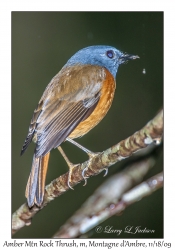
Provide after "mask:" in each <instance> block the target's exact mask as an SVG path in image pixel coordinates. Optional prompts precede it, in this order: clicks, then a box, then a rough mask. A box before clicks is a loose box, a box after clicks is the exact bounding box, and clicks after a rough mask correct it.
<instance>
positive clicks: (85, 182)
mask: <svg viewBox="0 0 175 250" xmlns="http://www.w3.org/2000/svg"><path fill="white" fill-rule="evenodd" d="M87 168H88V166H87V167H86V168H85V169H83V171H82V174H81V175H82V177H83V179H84V185H83V186H86V184H87V177H85V176H84V175H85V171H86V169H87Z"/></svg>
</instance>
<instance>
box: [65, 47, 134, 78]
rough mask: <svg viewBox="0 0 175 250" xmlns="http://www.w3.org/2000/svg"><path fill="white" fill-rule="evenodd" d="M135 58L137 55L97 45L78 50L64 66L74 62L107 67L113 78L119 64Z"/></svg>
mask: <svg viewBox="0 0 175 250" xmlns="http://www.w3.org/2000/svg"><path fill="white" fill-rule="evenodd" d="M136 58H139V57H138V56H134V55H128V54H125V53H123V52H121V51H120V50H117V49H116V48H114V47H111V46H105V45H97V46H90V47H87V48H84V49H81V50H79V51H78V52H77V53H75V54H74V55H73V56H72V57H71V58H70V59H69V60H68V62H67V63H66V65H65V67H67V66H71V65H75V64H91V65H99V66H102V67H105V68H106V69H108V70H109V72H110V73H111V74H112V75H113V76H114V78H115V76H116V73H117V70H118V67H119V65H120V64H122V63H124V62H126V61H128V60H133V59H136Z"/></svg>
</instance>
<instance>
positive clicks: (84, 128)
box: [69, 70, 116, 139]
mask: <svg viewBox="0 0 175 250" xmlns="http://www.w3.org/2000/svg"><path fill="white" fill-rule="evenodd" d="M105 73H106V79H105V81H104V84H103V87H102V89H101V96H100V100H99V102H98V104H97V106H96V108H95V109H94V111H93V112H92V114H91V115H90V116H89V117H88V118H87V119H86V120H84V121H82V122H81V123H80V124H79V125H78V126H77V127H76V128H75V130H74V131H73V132H72V133H71V134H70V135H69V137H70V138H72V139H73V138H77V137H80V136H82V135H84V134H86V133H87V132H89V131H90V130H91V129H92V128H94V127H95V126H96V125H97V124H98V123H99V122H100V121H101V120H102V119H103V117H104V116H105V115H106V113H107V112H108V110H109V108H110V107H111V104H112V101H113V98H114V93H115V87H116V83H115V79H114V77H113V76H112V75H111V73H110V72H109V71H107V70H106V71H105Z"/></svg>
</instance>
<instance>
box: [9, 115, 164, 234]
mask: <svg viewBox="0 0 175 250" xmlns="http://www.w3.org/2000/svg"><path fill="white" fill-rule="evenodd" d="M162 133H163V111H162V110H161V111H160V112H159V113H158V114H157V115H156V116H155V117H154V119H152V120H151V121H150V122H149V123H147V125H146V126H145V127H143V128H142V129H141V130H140V131H138V132H136V133H134V134H133V135H132V136H130V137H128V138H127V139H125V140H123V141H121V142H119V143H118V144H116V145H114V146H112V147H111V148H109V149H107V150H105V151H104V152H101V153H97V154H96V155H95V156H94V157H93V158H92V159H91V160H89V161H86V162H84V163H82V164H79V166H77V168H75V169H74V170H73V174H72V181H71V186H75V185H77V184H78V183H79V182H80V181H82V180H83V177H82V171H83V170H84V169H85V168H86V167H88V169H87V171H86V172H85V176H86V177H90V176H94V175H97V174H99V173H100V172H101V171H103V169H104V168H108V167H110V166H111V165H113V164H115V163H116V162H118V161H121V160H123V159H125V158H127V157H129V156H131V155H132V154H133V153H135V152H137V151H138V150H141V149H142V148H145V147H147V146H148V145H149V144H151V143H152V142H153V141H154V140H156V142H160V140H161V137H162ZM67 180H68V172H67V173H66V174H63V175H62V176H60V177H58V178H57V179H55V180H54V181H52V182H51V183H50V184H49V185H47V186H46V188H45V195H44V202H43V204H42V206H41V207H40V208H39V207H37V206H36V205H35V206H33V207H32V208H31V209H29V207H28V206H27V203H25V204H23V205H22V206H21V207H20V208H19V209H18V210H17V211H16V212H15V213H14V214H13V215H12V233H15V232H16V231H18V230H19V229H21V228H22V227H24V226H25V225H26V226H28V225H30V224H31V219H32V218H33V216H34V215H35V214H36V213H37V212H38V211H40V210H41V209H42V208H43V207H44V206H46V205H47V204H48V203H49V202H50V201H51V200H53V199H54V198H55V197H58V196H59V195H61V194H63V193H64V192H66V191H67V190H68V189H69V187H68V185H67Z"/></svg>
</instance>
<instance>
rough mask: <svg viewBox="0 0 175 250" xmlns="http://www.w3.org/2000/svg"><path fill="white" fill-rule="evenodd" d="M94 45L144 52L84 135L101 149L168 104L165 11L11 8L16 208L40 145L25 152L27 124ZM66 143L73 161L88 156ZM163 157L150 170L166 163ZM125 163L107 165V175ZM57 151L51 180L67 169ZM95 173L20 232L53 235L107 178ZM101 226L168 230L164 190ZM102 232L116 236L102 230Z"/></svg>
mask: <svg viewBox="0 0 175 250" xmlns="http://www.w3.org/2000/svg"><path fill="white" fill-rule="evenodd" d="M90 45H112V46H114V47H116V48H118V49H120V50H122V51H124V52H128V53H131V54H136V55H139V56H140V59H139V60H136V61H130V62H129V63H128V64H126V65H122V66H120V68H119V71H118V74H117V78H116V82H117V89H116V95H115V99H114V102H113V105H112V107H111V109H110V111H109V113H108V114H107V116H106V117H105V118H104V120H103V121H102V122H101V123H100V124H99V125H98V126H97V127H95V128H94V129H93V130H92V131H91V132H90V133H89V134H87V135H86V136H84V137H82V138H81V139H78V142H79V143H80V144H82V145H84V146H85V147H87V148H89V149H90V150H92V151H102V150H104V149H107V148H108V147H110V146H112V145H113V144H116V143H117V142H119V141H120V140H122V139H125V138H126V137H128V136H129V135H131V134H132V133H134V132H135V131H137V130H138V129H140V128H142V126H144V125H145V124H146V123H147V122H148V121H149V120H150V119H152V118H153V117H154V115H155V114H156V113H157V111H158V110H159V108H160V107H161V106H162V105H163V13H162V12H12V212H14V211H15V210H16V209H17V208H18V207H19V206H20V205H21V204H23V203H24V202H25V196H24V193H25V186H26V183H27V179H28V176H29V172H30V167H31V162H32V155H33V150H34V144H33V143H32V144H31V145H30V147H29V149H28V150H27V152H26V153H25V154H24V156H22V157H20V150H21V147H22V145H23V142H24V140H25V137H26V135H27V132H28V126H29V123H30V119H31V117H32V114H33V110H34V108H35V107H36V105H37V103H38V101H39V99H40V97H41V95H42V93H43V91H44V89H45V87H46V86H47V84H48V83H49V81H50V80H51V78H52V77H53V76H54V75H55V74H56V73H57V72H58V71H59V70H60V69H61V67H62V66H63V65H64V64H65V63H66V61H67V60H68V59H69V58H70V57H71V56H72V55H73V54H74V53H75V52H76V51H78V50H79V49H81V48H83V47H86V46H90ZM63 149H65V152H66V153H67V155H68V157H69V158H70V160H71V161H72V162H74V163H78V162H83V161H84V160H86V159H87V156H86V155H85V154H84V153H83V152H81V151H80V150H79V149H77V148H76V147H75V146H73V145H70V143H68V142H66V143H64V144H63ZM162 158H163V157H162V156H160V158H159V160H158V161H157V163H156V166H155V167H154V169H153V170H152V171H151V172H150V174H149V176H152V175H153V174H156V173H158V172H160V171H161V170H162V168H163V159H162ZM121 165H122V162H121V163H119V164H117V165H115V166H113V167H111V168H110V169H109V174H108V176H107V177H105V178H108V177H109V176H110V175H112V174H113V173H115V172H117V171H118V169H119V167H120V166H121ZM67 170H68V168H67V166H66V163H65V162H64V160H63V158H62V157H61V155H60V153H59V152H58V150H52V153H51V159H50V162H49V170H48V175H47V181H46V183H49V182H50V181H52V180H53V179H55V178H56V177H58V176H59V175H61V174H63V173H65V172H67ZM103 174H104V173H102V174H100V175H98V176H96V177H93V178H90V179H89V180H88V184H87V185H86V186H85V187H82V183H81V184H79V185H78V186H77V187H75V190H74V191H72V190H70V191H68V192H67V193H65V194H64V195H62V196H60V197H59V198H57V199H56V200H55V201H54V202H51V203H50V204H49V205H48V206H47V207H46V208H44V209H43V210H42V211H41V212H40V213H39V214H37V215H36V216H35V218H34V219H33V221H32V225H31V226H30V227H25V228H23V229H22V230H20V231H19V232H18V233H17V234H15V235H14V238H45V237H46V238H48V237H51V236H52V235H53V234H54V233H55V231H56V230H58V228H59V227H60V226H61V225H62V224H63V223H64V222H65V221H66V220H67V219H68V218H69V217H70V216H71V215H72V214H73V213H74V211H75V210H76V209H78V208H79V207H80V206H81V204H82V203H83V202H84V201H85V200H86V199H87V197H88V196H89V195H90V194H92V193H93V191H94V189H96V188H97V187H98V186H99V185H100V183H102V182H103V181H104V180H105V179H104V178H103ZM103 225H111V226H113V227H114V228H115V229H123V230H124V228H125V227H126V226H128V225H133V226H141V227H142V228H145V227H146V228H148V229H154V230H155V233H154V234H153V235H150V234H149V235H147V234H137V235H126V234H123V235H121V236H120V237H121V238H125V237H126V238H132V237H133V238H139V237H140V238H144V237H145V238H151V237H152V238H161V237H163V191H162V190H159V191H157V192H156V193H154V194H153V195H151V196H150V197H146V198H144V199H143V200H142V201H140V202H138V203H136V204H134V205H132V206H131V207H129V208H128V209H127V210H126V211H125V212H124V214H123V215H122V216H119V217H117V216H116V217H112V218H111V219H109V220H108V221H105V222H104V223H103ZM93 237H96V238H107V237H108V238H116V237H119V236H116V235H115V234H108V235H106V234H102V233H101V234H97V233H94V235H93Z"/></svg>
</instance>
